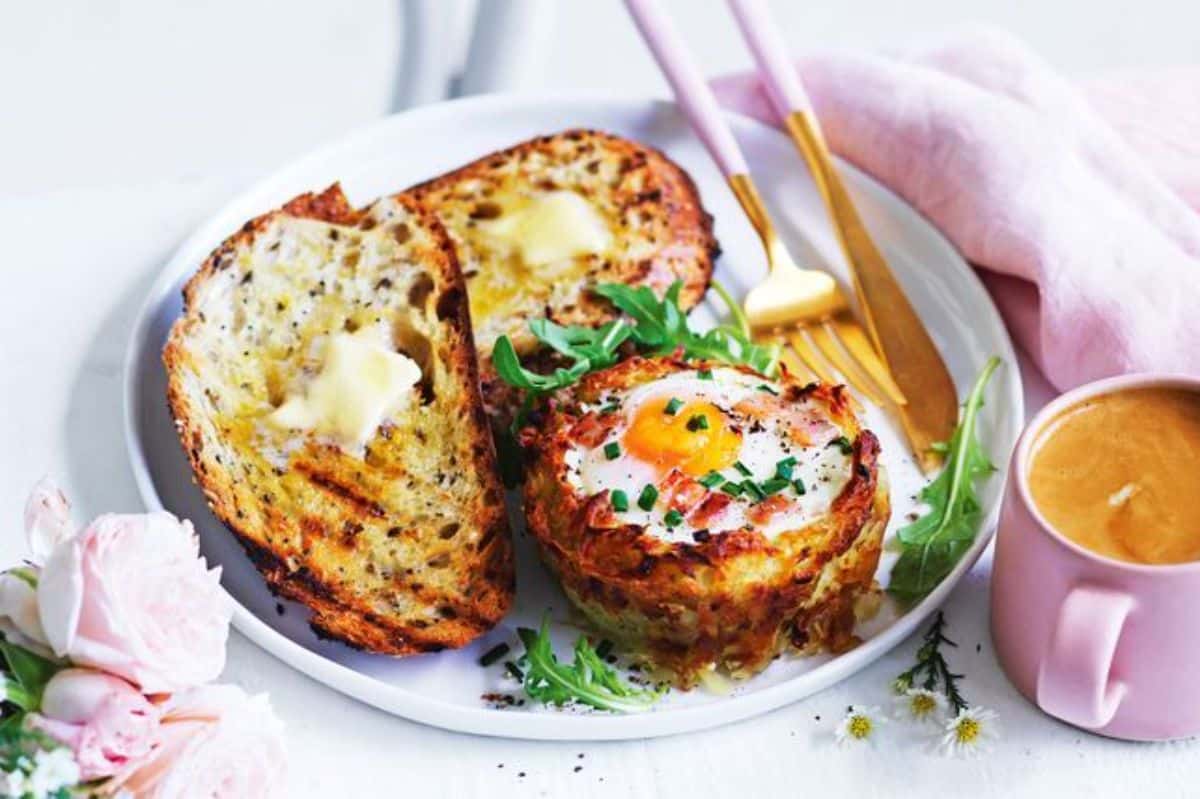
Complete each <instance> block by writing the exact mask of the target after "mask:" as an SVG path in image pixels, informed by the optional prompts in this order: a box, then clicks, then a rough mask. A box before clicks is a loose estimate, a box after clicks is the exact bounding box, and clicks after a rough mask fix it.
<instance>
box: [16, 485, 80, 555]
mask: <svg viewBox="0 0 1200 799" xmlns="http://www.w3.org/2000/svg"><path fill="white" fill-rule="evenodd" d="M25 535H26V536H27V537H28V540H29V551H30V552H32V553H33V560H34V562H36V563H43V562H45V560H46V559H47V558H49V557H50V553H51V552H53V551H54V548H55V547H56V546H58V544H59V543H61V542H62V541H65V540H66V539H68V538H70V537H71V536H73V535H75V528H74V527H73V526H72V525H71V503H69V502H67V498H66V496H65V495H64V494H63V492H62V490H61V489H60V488H59V487H58V486H57V485H56V484H55V483H54V482H53V481H51V480H50V478H49V477H43V478H42V479H41V481H39V482H38V484H37V485H35V486H34V487H33V491H32V492H30V494H29V499H28V500H26V502H25Z"/></svg>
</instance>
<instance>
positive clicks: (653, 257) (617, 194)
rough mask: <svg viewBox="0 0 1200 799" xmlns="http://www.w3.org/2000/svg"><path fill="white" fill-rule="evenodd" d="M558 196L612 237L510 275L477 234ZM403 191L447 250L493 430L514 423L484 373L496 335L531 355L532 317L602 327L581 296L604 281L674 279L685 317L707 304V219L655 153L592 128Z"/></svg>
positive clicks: (501, 393)
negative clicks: (586, 210)
mask: <svg viewBox="0 0 1200 799" xmlns="http://www.w3.org/2000/svg"><path fill="white" fill-rule="evenodd" d="M561 190H569V191H574V192H576V193H578V194H579V195H581V196H583V197H584V198H585V199H586V200H587V201H588V203H589V204H591V206H592V207H593V208H594V209H595V210H596V212H597V213H598V215H599V218H601V219H602V220H603V221H604V223H605V225H606V226H607V227H608V229H609V230H610V232H611V233H612V241H611V246H609V247H607V248H606V249H605V251H604V252H601V253H594V254H586V255H581V256H579V257H577V258H575V259H574V261H573V263H570V264H557V265H555V267H554V268H553V269H551V270H545V269H540V270H539V269H535V270H520V271H514V270H513V269H512V267H511V264H509V263H507V262H506V258H505V255H504V254H503V253H501V252H499V251H498V250H497V249H496V247H494V246H493V244H494V243H493V242H492V241H490V240H489V237H488V236H487V235H486V234H485V233H484V232H483V231H484V230H485V229H486V227H487V225H488V224H491V223H494V222H495V221H496V220H497V219H498V218H499V217H501V216H502V215H503V214H504V213H506V209H507V207H508V206H509V205H510V204H511V203H510V202H509V201H510V200H511V199H512V198H513V197H528V196H531V195H536V194H538V193H539V192H549V191H561ZM407 193H408V195H409V196H411V197H413V198H414V199H416V200H417V201H418V202H420V203H421V204H422V205H424V206H425V207H426V208H428V209H429V210H430V211H431V212H432V213H433V214H435V215H436V216H437V217H438V219H439V220H440V221H441V223H442V224H443V225H444V226H445V228H446V230H447V232H448V233H449V234H450V238H451V240H452V241H453V242H454V245H455V249H456V252H457V254H458V259H459V262H460V263H461V264H462V269H463V273H464V275H465V276H466V280H467V292H468V295H469V296H470V305H471V318H472V322H473V324H474V327H475V336H476V344H477V346H478V348H479V356H480V373H481V376H482V378H483V386H484V400H485V403H486V404H487V406H488V409H489V411H490V412H491V413H492V415H493V418H494V419H497V420H499V421H501V422H506V421H507V420H508V418H510V416H511V411H512V407H513V404H514V395H513V392H512V391H511V390H509V389H508V387H507V385H506V384H505V383H503V381H501V380H500V379H499V378H498V377H497V375H496V373H495V370H494V369H492V364H491V351H492V346H493V345H494V344H495V342H496V339H497V338H499V337H500V336H501V335H507V336H508V337H509V338H510V339H512V341H513V344H514V345H515V347H516V349H517V352H518V353H519V354H521V355H523V356H528V355H532V354H534V352H535V351H536V350H537V346H538V342H537V341H536V339H534V338H533V336H532V335H530V333H529V331H528V323H529V320H531V319H536V318H539V317H548V318H550V319H552V320H554V321H555V322H558V323H560V324H581V325H589V326H593V327H594V326H598V325H601V324H603V323H604V322H607V321H609V320H610V319H612V318H614V316H615V315H616V313H615V311H614V309H613V308H612V306H611V305H609V304H608V302H607V301H605V300H603V299H600V298H598V297H595V296H592V295H591V294H590V292H589V291H588V289H589V288H590V287H591V286H594V285H595V284H597V283H603V282H615V283H626V284H629V285H648V286H651V287H652V288H654V289H655V291H656V292H657V293H658V294H660V295H661V294H662V293H663V292H664V291H666V289H667V288H668V287H669V286H670V285H671V284H672V283H673V282H675V281H676V280H682V281H683V290H682V292H681V293H680V305H681V306H682V307H683V309H684V310H687V309H689V308H691V307H692V306H694V305H695V304H696V303H698V302H699V301H700V298H701V297H703V296H704V292H705V291H706V290H707V288H708V283H709V279H710V278H711V276H712V270H713V261H714V260H715V258H716V256H717V254H718V252H719V248H718V246H717V241H716V239H715V238H714V236H713V233H712V217H711V216H710V215H709V214H708V212H706V211H705V210H704V208H703V206H702V205H701V203H700V195H699V192H698V191H697V190H696V186H695V184H694V183H693V182H692V180H691V178H690V177H689V176H688V174H687V173H686V172H685V171H684V170H683V169H681V168H680V167H679V166H678V165H677V164H675V163H674V162H673V161H671V160H670V159H669V158H667V157H666V156H665V155H663V154H662V153H661V152H659V151H657V150H654V149H652V148H650V147H646V146H644V145H641V144H638V143H637V142H633V141H630V140H628V139H624V138H621V137H619V136H614V135H611V134H608V133H602V132H599V131H595V130H567V131H563V132H561V133H557V134H554V135H550V136H541V137H539V138H536V139H530V140H528V141H525V142H521V143H520V144H517V145H515V146H513V147H510V148H508V149H506V150H501V151H500V152H496V153H492V154H491V155H487V156H484V157H482V158H480V159H478V160H476V161H473V162H472V163H470V164H467V165H466V166H463V167H461V168H459V169H456V170H454V171H453V172H450V173H448V174H445V175H442V176H441V177H437V178H434V179H432V180H430V181H428V182H426V183H422V184H420V185H418V186H415V187H413V188H411V189H409V191H408V192H407ZM543 359H544V358H543ZM549 360H550V361H551V362H552V361H553V357H550V358H549ZM552 365H553V363H551V364H548V366H552Z"/></svg>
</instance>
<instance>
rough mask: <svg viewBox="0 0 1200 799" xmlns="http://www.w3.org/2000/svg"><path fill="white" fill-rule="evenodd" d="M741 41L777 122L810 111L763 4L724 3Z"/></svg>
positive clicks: (757, 0)
mask: <svg viewBox="0 0 1200 799" xmlns="http://www.w3.org/2000/svg"><path fill="white" fill-rule="evenodd" d="M727 2H728V4H729V9H730V11H732V12H733V17H734V19H736V20H737V24H738V27H739V28H741V31H742V38H744V39H745V40H746V44H747V45H749V47H750V52H751V54H752V55H753V56H754V61H755V63H756V64H757V65H758V74H759V77H760V78H761V79H762V80H763V82H764V83H765V84H766V87H767V96H768V97H770V99H771V105H772V106H774V108H775V113H776V114H778V115H779V118H780V119H786V118H787V117H788V115H789V114H792V113H794V112H796V111H812V103H811V102H810V101H809V99H808V93H807V92H805V91H804V84H802V83H801V82H800V76H799V74H798V73H797V72H796V67H795V65H794V64H793V63H792V60H791V57H790V56H789V55H788V49H787V45H786V44H784V41H783V37H782V36H781V35H780V34H779V27H778V26H777V25H775V24H774V22H773V20H772V19H771V12H770V11H768V10H767V7H766V5H765V3H764V2H763V0H727Z"/></svg>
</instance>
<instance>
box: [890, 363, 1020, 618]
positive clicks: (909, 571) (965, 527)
mask: <svg viewBox="0 0 1200 799" xmlns="http://www.w3.org/2000/svg"><path fill="white" fill-rule="evenodd" d="M999 365H1000V359H999V358H997V357H995V356H993V357H991V358H989V359H988V362H987V363H986V364H985V365H984V367H983V371H982V372H981V373H980V375H979V377H978V378H977V379H976V380H975V385H974V386H973V387H972V388H971V393H970V394H969V395H968V397H967V402H966V404H965V405H964V407H963V413H962V418H961V420H960V421H959V423H958V427H957V428H955V430H954V435H953V436H951V438H950V441H949V442H948V443H947V444H945V445H944V446H942V447H939V449H941V451H943V452H945V454H946V466H945V468H943V469H942V472H941V474H939V475H938V476H937V478H936V479H934V480H933V481H932V482H931V483H929V484H928V485H927V486H925V488H923V489H921V493H920V494H919V495H918V498H919V499H920V500H921V501H922V502H924V503H926V504H928V505H929V508H930V509H929V512H928V513H927V514H925V515H924V516H922V517H921V518H919V519H917V520H916V521H915V522H913V523H912V524H910V525H907V526H905V527H902V528H900V530H899V532H898V533H897V536H898V538H899V539H900V544H901V546H902V548H903V549H902V551H901V553H900V559H899V560H897V561H896V565H895V566H893V567H892V577H891V583H890V584H889V585H888V593H890V594H892V595H893V596H895V597H896V598H898V599H901V600H904V601H907V602H913V601H916V600H918V599H920V598H921V597H923V596H925V595H926V594H928V593H929V592H930V591H932V590H933V589H934V588H935V587H936V586H937V584H938V583H939V582H941V581H942V578H944V577H945V576H946V575H947V574H949V573H950V571H951V570H952V569H953V568H954V566H955V564H957V563H958V561H959V559H960V558H962V556H963V555H964V554H965V553H966V551H967V550H968V549H970V548H971V544H972V542H974V540H975V536H976V534H977V533H978V532H979V525H980V524H981V523H982V521H983V506H982V505H981V504H980V502H979V495H978V494H976V493H975V481H976V480H978V479H980V478H983V477H986V476H987V475H990V474H991V473H992V472H994V471H996V467H995V466H993V465H992V462H991V461H990V460H989V459H988V456H987V454H986V453H985V452H984V451H983V447H982V446H981V445H980V444H979V438H978V437H977V436H976V434H975V425H976V422H977V421H978V419H979V409H980V408H981V407H982V406H983V391H984V388H986V386H987V384H988V380H990V379H991V376H992V373H993V372H995V371H996V368H997V367H998V366H999Z"/></svg>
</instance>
